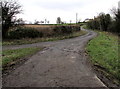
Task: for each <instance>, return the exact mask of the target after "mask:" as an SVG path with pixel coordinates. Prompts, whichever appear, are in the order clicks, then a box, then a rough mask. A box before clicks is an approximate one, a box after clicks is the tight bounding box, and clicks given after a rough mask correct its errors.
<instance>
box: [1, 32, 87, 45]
mask: <svg viewBox="0 0 120 89" xmlns="http://www.w3.org/2000/svg"><path fill="white" fill-rule="evenodd" d="M86 33H87V32H86V31H79V32H73V33H72V34H69V35H63V36H56V37H46V38H34V39H30V38H26V39H20V40H5V41H4V40H3V42H2V45H3V46H4V45H21V44H31V43H37V42H46V41H56V40H63V39H68V38H73V37H77V36H81V35H85V34H86Z"/></svg>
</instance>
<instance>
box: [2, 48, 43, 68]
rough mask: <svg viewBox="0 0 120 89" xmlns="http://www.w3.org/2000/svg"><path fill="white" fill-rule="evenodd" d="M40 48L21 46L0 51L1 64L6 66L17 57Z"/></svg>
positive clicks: (29, 53) (30, 53)
mask: <svg viewBox="0 0 120 89" xmlns="http://www.w3.org/2000/svg"><path fill="white" fill-rule="evenodd" d="M39 50H42V48H37V47H33V48H21V49H12V50H4V51H3V52H2V65H3V66H6V65H7V64H10V63H11V62H13V61H16V60H17V59H20V58H23V57H26V56H28V55H32V54H34V53H36V52H37V51H39Z"/></svg>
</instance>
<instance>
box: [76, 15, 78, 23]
mask: <svg viewBox="0 0 120 89" xmlns="http://www.w3.org/2000/svg"><path fill="white" fill-rule="evenodd" d="M77 22H78V13H76V24H77Z"/></svg>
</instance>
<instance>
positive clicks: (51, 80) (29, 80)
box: [3, 31, 106, 87]
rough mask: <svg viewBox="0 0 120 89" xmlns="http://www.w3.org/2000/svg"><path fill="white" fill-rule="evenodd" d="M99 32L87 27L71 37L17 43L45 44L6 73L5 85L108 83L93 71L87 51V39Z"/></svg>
mask: <svg viewBox="0 0 120 89" xmlns="http://www.w3.org/2000/svg"><path fill="white" fill-rule="evenodd" d="M96 35H97V34H96V33H95V32H93V31H88V34H86V35H84V36H80V37H76V38H72V39H67V40H62V41H56V42H43V43H36V44H30V45H27V46H25V45H22V46H14V49H15V48H22V47H28V46H29V47H33V46H41V45H42V46H46V48H45V49H44V50H42V51H40V52H38V53H37V54H35V55H33V56H32V57H31V58H29V60H28V61H26V62H25V63H24V64H23V65H22V66H20V67H18V68H17V69H15V70H14V71H13V72H12V73H11V74H9V75H8V76H6V77H3V87H106V86H105V85H104V84H103V83H102V82H101V81H100V79H98V77H97V75H96V74H95V73H94V72H93V70H92V68H91V66H90V64H89V61H88V60H89V58H88V56H87V54H86V53H85V46H86V44H87V42H88V41H89V40H90V39H92V38H94V37H95V36H96ZM10 48H13V47H10V46H9V47H6V49H10ZM4 49H5V47H4Z"/></svg>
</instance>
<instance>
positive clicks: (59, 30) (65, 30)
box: [53, 25, 80, 34]
mask: <svg viewBox="0 0 120 89" xmlns="http://www.w3.org/2000/svg"><path fill="white" fill-rule="evenodd" d="M53 30H54V32H55V34H70V33H72V32H74V31H80V26H70V25H69V26H56V27H55V28H54V29H53Z"/></svg>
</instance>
